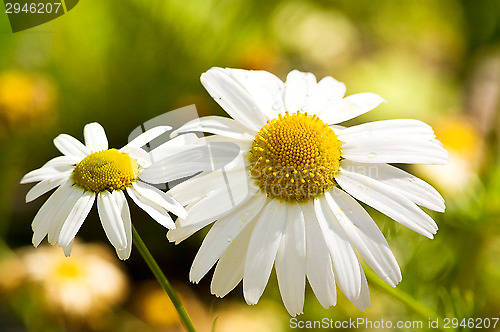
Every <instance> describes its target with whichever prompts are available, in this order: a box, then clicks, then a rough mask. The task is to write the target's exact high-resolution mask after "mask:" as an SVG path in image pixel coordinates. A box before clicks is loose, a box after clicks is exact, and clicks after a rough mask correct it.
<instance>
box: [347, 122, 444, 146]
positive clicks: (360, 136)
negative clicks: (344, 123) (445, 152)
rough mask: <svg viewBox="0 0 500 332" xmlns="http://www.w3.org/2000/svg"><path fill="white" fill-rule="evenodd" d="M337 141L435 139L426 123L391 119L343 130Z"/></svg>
mask: <svg viewBox="0 0 500 332" xmlns="http://www.w3.org/2000/svg"><path fill="white" fill-rule="evenodd" d="M337 135H338V136H339V140H341V141H343V142H350V141H356V140H366V139H368V140H372V139H379V138H384V137H393V138H400V137H405V138H408V137H412V138H420V139H423V140H432V139H434V138H436V135H434V131H433V130H432V128H431V127H430V126H429V125H427V124H426V123H424V122H422V121H419V120H413V119H393V120H383V121H374V122H367V123H363V124H360V125H357V126H352V127H348V128H344V129H343V130H342V131H341V132H338V133H337Z"/></svg>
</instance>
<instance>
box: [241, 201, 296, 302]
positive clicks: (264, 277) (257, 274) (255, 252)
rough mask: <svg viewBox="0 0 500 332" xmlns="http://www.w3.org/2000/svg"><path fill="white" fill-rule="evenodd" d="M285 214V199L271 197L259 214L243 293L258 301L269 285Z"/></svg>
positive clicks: (248, 298)
mask: <svg viewBox="0 0 500 332" xmlns="http://www.w3.org/2000/svg"><path fill="white" fill-rule="evenodd" d="M285 218H286V203H283V202H280V201H279V200H277V199H274V200H271V202H270V203H269V204H267V205H266V206H265V207H264V209H263V210H262V212H261V214H260V215H259V217H258V219H257V221H256V225H255V229H254V231H253V233H252V237H251V238H250V243H249V245H248V252H247V256H246V260H245V271H244V276H243V295H244V297H245V300H246V302H247V303H248V304H250V305H251V304H256V303H257V302H258V301H259V299H260V297H261V295H262V293H263V292H264V288H265V287H266V285H267V281H268V279H269V275H270V274H271V269H272V267H273V263H274V259H275V258H276V252H277V251H278V246H279V243H280V239H281V235H282V234H283V227H284V225H285Z"/></svg>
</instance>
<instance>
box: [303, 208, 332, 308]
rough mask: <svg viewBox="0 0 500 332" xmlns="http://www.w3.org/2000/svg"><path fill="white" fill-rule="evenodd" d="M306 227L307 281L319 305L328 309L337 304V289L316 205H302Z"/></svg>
mask: <svg viewBox="0 0 500 332" xmlns="http://www.w3.org/2000/svg"><path fill="white" fill-rule="evenodd" d="M301 208H302V211H303V213H304V220H305V227H306V236H307V239H306V273H307V280H309V284H310V285H311V288H312V290H313V292H314V294H315V295H316V298H317V299H318V301H319V303H320V304H321V305H322V306H323V307H324V308H325V309H328V308H329V307H330V306H332V305H335V304H336V303H337V289H336V287H335V277H334V274H333V265H332V258H331V256H330V253H329V250H328V247H327V246H326V242H325V238H324V236H323V233H322V231H321V228H320V227H319V224H318V219H317V217H316V212H315V211H314V205H313V204H312V203H304V204H301Z"/></svg>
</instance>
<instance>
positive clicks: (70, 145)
mask: <svg viewBox="0 0 500 332" xmlns="http://www.w3.org/2000/svg"><path fill="white" fill-rule="evenodd" d="M54 145H55V146H56V148H57V149H58V150H59V151H61V153H62V154H64V155H66V156H74V157H78V158H82V159H83V158H85V157H86V156H88V155H89V154H90V153H91V152H92V151H90V149H89V148H88V147H86V146H85V145H83V144H82V142H80V141H79V140H77V139H76V138H74V137H73V136H70V135H67V134H60V135H59V136H57V137H56V138H54Z"/></svg>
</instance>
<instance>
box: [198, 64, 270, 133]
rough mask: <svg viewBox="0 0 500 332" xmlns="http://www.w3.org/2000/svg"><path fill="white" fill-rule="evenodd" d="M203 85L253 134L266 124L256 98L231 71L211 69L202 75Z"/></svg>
mask: <svg viewBox="0 0 500 332" xmlns="http://www.w3.org/2000/svg"><path fill="white" fill-rule="evenodd" d="M237 73H238V74H239V72H237ZM201 84H203V86H204V87H205V89H207V91H208V93H209V94H210V95H211V96H212V98H214V100H215V101H216V102H217V103H218V104H219V105H220V106H221V107H222V108H223V109H224V110H225V111H226V112H227V113H228V114H229V115H230V116H231V117H232V118H233V119H235V120H236V121H237V122H238V123H240V124H241V125H243V126H245V127H247V128H249V129H250V130H251V132H254V133H255V132H257V131H259V130H260V128H261V127H262V126H263V125H264V124H265V122H266V116H265V114H264V113H263V112H262V111H261V110H260V109H259V107H258V105H257V103H256V102H255V99H254V97H253V96H252V95H250V94H249V93H248V91H247V90H246V89H245V87H244V86H242V85H241V84H240V82H239V81H238V80H237V79H236V78H235V77H234V76H233V75H232V70H231V69H223V68H211V69H210V70H208V71H207V72H205V73H203V74H202V75H201Z"/></svg>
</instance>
